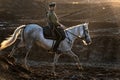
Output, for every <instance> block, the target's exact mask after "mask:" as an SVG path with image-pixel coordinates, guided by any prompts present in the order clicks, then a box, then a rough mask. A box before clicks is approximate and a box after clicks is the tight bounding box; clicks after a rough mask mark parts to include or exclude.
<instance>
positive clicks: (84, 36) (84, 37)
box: [81, 23, 92, 45]
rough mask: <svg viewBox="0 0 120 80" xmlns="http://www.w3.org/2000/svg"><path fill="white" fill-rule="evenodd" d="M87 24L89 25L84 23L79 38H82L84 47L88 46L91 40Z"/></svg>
mask: <svg viewBox="0 0 120 80" xmlns="http://www.w3.org/2000/svg"><path fill="white" fill-rule="evenodd" d="M88 24H89V23H85V24H83V26H82V27H83V28H82V29H83V34H82V36H81V38H82V40H83V43H84V44H85V45H90V44H91V42H92V40H91V37H90V35H89V29H88Z"/></svg>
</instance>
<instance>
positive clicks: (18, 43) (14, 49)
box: [9, 41, 21, 57]
mask: <svg viewBox="0 0 120 80" xmlns="http://www.w3.org/2000/svg"><path fill="white" fill-rule="evenodd" d="M20 44H21V42H20V41H17V42H16V43H15V45H14V46H13V48H12V51H11V52H10V54H9V57H12V56H13V55H14V53H15V51H16V50H17V49H19V48H20V46H19V45H20Z"/></svg>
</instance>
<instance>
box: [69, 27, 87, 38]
mask: <svg viewBox="0 0 120 80" xmlns="http://www.w3.org/2000/svg"><path fill="white" fill-rule="evenodd" d="M83 30H84V33H85V28H84V26H83ZM67 32H69V33H70V34H72V35H73V36H75V37H77V38H79V39H82V38H81V37H79V36H77V35H75V34H74V33H72V32H70V31H67ZM85 37H86V35H85Z"/></svg>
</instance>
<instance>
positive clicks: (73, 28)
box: [65, 24, 81, 30]
mask: <svg viewBox="0 0 120 80" xmlns="http://www.w3.org/2000/svg"><path fill="white" fill-rule="evenodd" d="M80 25H81V24H78V25H76V26H72V27H69V28H67V29H65V30H71V29H74V28H77V27H79V26H80Z"/></svg>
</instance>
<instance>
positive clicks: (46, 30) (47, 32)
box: [43, 26, 57, 40]
mask: <svg viewBox="0 0 120 80" xmlns="http://www.w3.org/2000/svg"><path fill="white" fill-rule="evenodd" d="M43 35H44V37H45V38H46V39H52V40H57V36H56V35H55V33H54V31H52V29H51V28H50V27H49V26H45V27H43Z"/></svg>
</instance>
